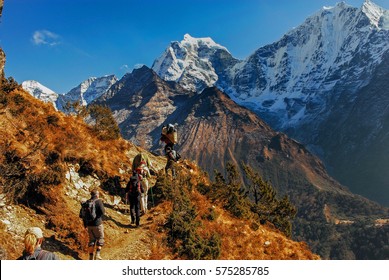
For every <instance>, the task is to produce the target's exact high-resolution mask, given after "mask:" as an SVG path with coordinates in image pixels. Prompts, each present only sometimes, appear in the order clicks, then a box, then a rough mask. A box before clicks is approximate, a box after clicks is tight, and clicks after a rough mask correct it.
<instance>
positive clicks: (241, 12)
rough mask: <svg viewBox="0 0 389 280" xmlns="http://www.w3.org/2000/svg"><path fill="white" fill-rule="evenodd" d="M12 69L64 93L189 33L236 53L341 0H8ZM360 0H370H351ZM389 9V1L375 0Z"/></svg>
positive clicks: (6, 37)
mask: <svg viewBox="0 0 389 280" xmlns="http://www.w3.org/2000/svg"><path fill="white" fill-rule="evenodd" d="M4 2H5V3H4V9H3V17H2V19H1V23H0V46H1V47H2V48H3V50H4V51H5V53H6V55H7V62H6V68H5V74H6V76H7V77H9V76H12V77H14V78H15V79H16V80H17V81H18V82H19V83H21V82H22V81H24V80H37V81H39V82H40V83H42V84H43V85H45V86H47V87H48V88H50V89H52V90H54V91H55V92H57V93H65V92H67V91H69V90H70V89H72V88H73V87H75V86H77V85H78V84H79V83H81V82H82V81H84V80H86V79H87V78H89V77H99V76H103V75H108V74H115V75H116V76H117V77H118V78H121V77H122V76H123V75H124V74H125V73H126V72H130V71H131V70H132V69H133V67H134V66H135V65H137V64H145V65H147V66H148V67H151V66H152V63H153V61H154V60H155V59H156V58H157V57H159V56H160V55H161V54H162V53H163V51H164V50H165V49H166V47H167V46H168V45H169V43H170V42H171V41H181V40H182V39H183V37H184V35H185V34H186V33H188V34H190V35H191V36H193V37H196V38H200V37H211V38H212V39H213V40H214V41H215V42H216V43H218V44H220V45H223V46H224V47H226V48H227V49H228V50H229V51H230V52H231V54H232V55H233V56H234V57H236V58H240V59H242V58H246V57H247V56H249V55H250V54H251V53H253V52H254V51H255V50H256V49H258V48H259V47H261V46H263V45H266V44H270V43H272V42H274V41H276V40H278V39H280V38H281V37H282V35H284V34H285V33H286V32H288V31H289V30H291V29H292V28H293V27H296V26H298V25H299V24H301V23H303V21H304V20H305V19H306V18H307V17H308V16H310V15H312V14H313V13H315V12H317V11H318V10H320V9H321V7H323V6H334V5H336V3H338V2H340V0H338V1H337V0H294V1H291V0H239V1H238V0H170V1H169V0H164V1H162V0H161V1H157V0H110V1H106V0H104V1H103V0H5V1H4ZM345 2H346V3H347V4H349V5H351V6H354V7H360V6H361V5H362V3H363V2H364V0H346V1H345ZM373 2H374V3H376V4H378V5H380V6H381V7H383V8H386V9H389V0H373Z"/></svg>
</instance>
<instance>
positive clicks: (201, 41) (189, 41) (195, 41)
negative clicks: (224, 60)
mask: <svg viewBox="0 0 389 280" xmlns="http://www.w3.org/2000/svg"><path fill="white" fill-rule="evenodd" d="M181 45H183V46H187V47H190V46H195V47H197V48H198V47H200V46H202V45H203V46H207V47H208V48H210V49H212V48H216V49H223V50H225V51H227V52H228V50H227V49H226V48H225V47H223V46H221V45H219V44H217V43H215V41H214V40H212V38H210V37H205V38H194V37H192V36H190V35H189V34H185V35H184V40H182V41H181Z"/></svg>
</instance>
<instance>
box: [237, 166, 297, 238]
mask: <svg viewBox="0 0 389 280" xmlns="http://www.w3.org/2000/svg"><path fill="white" fill-rule="evenodd" d="M243 170H244V171H245V174H246V176H247V179H248V180H249V181H250V182H251V184H249V186H248V188H249V191H250V192H251V193H252V195H253V196H254V205H253V207H252V211H253V212H255V213H256V214H257V215H258V219H259V220H260V222H261V223H265V222H266V221H268V222H270V223H272V224H273V225H275V226H276V227H277V228H278V229H279V230H281V231H282V232H284V233H285V234H286V235H287V236H291V234H292V222H291V220H292V219H293V218H294V217H295V215H296V213H297V210H296V208H295V207H294V206H293V205H292V204H291V203H290V201H289V199H288V197H287V196H284V197H283V198H282V199H278V198H277V192H276V190H275V189H274V188H273V187H272V186H271V184H270V183H269V182H265V181H264V180H263V179H262V177H261V176H260V175H259V174H258V173H257V172H254V171H253V169H252V168H251V167H250V166H247V165H245V164H243Z"/></svg>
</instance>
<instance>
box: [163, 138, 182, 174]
mask: <svg viewBox="0 0 389 280" xmlns="http://www.w3.org/2000/svg"><path fill="white" fill-rule="evenodd" d="M165 155H166V158H167V162H166V166H165V173H166V174H168V171H169V169H171V171H172V176H173V178H175V177H176V170H175V168H174V164H175V163H176V162H177V161H178V160H179V159H180V157H181V156H180V155H179V154H178V153H177V151H175V150H174V145H173V144H166V146H165Z"/></svg>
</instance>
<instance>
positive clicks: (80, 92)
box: [22, 75, 118, 111]
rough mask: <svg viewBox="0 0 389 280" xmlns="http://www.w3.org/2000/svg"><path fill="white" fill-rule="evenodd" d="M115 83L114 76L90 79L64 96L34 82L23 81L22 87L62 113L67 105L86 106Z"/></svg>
mask: <svg viewBox="0 0 389 280" xmlns="http://www.w3.org/2000/svg"><path fill="white" fill-rule="evenodd" d="M117 81H118V79H117V78H116V77H115V75H106V76H103V77H99V78H96V77H92V78H89V79H87V80H86V81H84V82H82V83H81V84H79V85H78V86H77V87H75V88H73V89H72V90H70V91H69V92H68V93H66V94H57V93H55V92H54V91H52V90H51V89H49V88H47V87H45V86H43V85H42V84H40V83H39V82H36V81H25V82H23V83H22V87H23V88H24V89H25V90H26V91H28V92H29V93H30V94H31V95H33V96H35V97H36V98H38V99H40V100H42V101H45V102H50V103H52V104H53V106H54V107H55V108H56V109H58V110H61V111H63V110H65V106H66V105H67V103H74V102H80V103H81V105H84V106H86V105H88V104H89V103H91V102H92V101H93V100H95V99H97V98H99V97H100V96H101V95H103V94H104V93H105V92H106V91H107V90H108V89H109V88H110V87H111V86H112V85H113V84H114V83H116V82H117Z"/></svg>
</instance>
